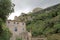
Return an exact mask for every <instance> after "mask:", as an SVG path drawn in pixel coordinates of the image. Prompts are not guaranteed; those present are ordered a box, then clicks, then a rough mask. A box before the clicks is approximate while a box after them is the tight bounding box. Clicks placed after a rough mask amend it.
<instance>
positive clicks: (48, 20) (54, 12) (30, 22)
mask: <svg viewBox="0 0 60 40" xmlns="http://www.w3.org/2000/svg"><path fill="white" fill-rule="evenodd" d="M21 16H22V15H21ZM21 16H20V17H19V19H20V20H21V18H22V20H23V21H25V22H26V25H27V30H28V31H30V30H31V31H32V35H33V36H38V35H45V36H47V35H48V34H57V33H60V4H57V5H54V6H51V7H48V8H46V9H42V10H40V11H37V12H31V13H29V14H24V15H23V16H22V17H21Z"/></svg>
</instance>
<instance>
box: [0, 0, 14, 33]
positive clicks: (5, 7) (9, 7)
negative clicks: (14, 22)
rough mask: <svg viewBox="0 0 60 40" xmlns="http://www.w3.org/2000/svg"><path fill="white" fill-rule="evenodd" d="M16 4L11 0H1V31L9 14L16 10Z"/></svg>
mask: <svg viewBox="0 0 60 40" xmlns="http://www.w3.org/2000/svg"><path fill="white" fill-rule="evenodd" d="M14 6H15V5H14V4H13V3H11V0H0V33H1V32H2V31H3V30H2V25H3V23H5V21H6V19H7V16H8V15H9V14H10V13H11V12H13V11H14Z"/></svg>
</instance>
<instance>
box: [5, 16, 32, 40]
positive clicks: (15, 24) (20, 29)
mask: <svg viewBox="0 0 60 40" xmlns="http://www.w3.org/2000/svg"><path fill="white" fill-rule="evenodd" d="M6 25H7V28H9V30H10V32H11V33H12V37H11V38H10V40H16V38H17V37H18V38H21V39H22V40H31V33H30V32H28V31H27V30H26V23H25V22H23V21H17V20H16V17H15V20H7V21H6Z"/></svg>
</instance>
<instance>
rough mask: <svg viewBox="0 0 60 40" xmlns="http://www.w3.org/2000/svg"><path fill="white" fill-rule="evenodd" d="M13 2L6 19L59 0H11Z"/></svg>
mask: <svg viewBox="0 0 60 40" xmlns="http://www.w3.org/2000/svg"><path fill="white" fill-rule="evenodd" d="M12 2H13V3H14V4H15V7H14V10H15V12H14V13H12V14H11V15H10V16H9V18H8V19H14V16H19V15H20V14H21V13H22V12H25V13H27V12H29V11H31V10H32V9H34V8H36V7H40V8H46V7H49V6H52V5H55V4H58V3H60V0H12Z"/></svg>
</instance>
